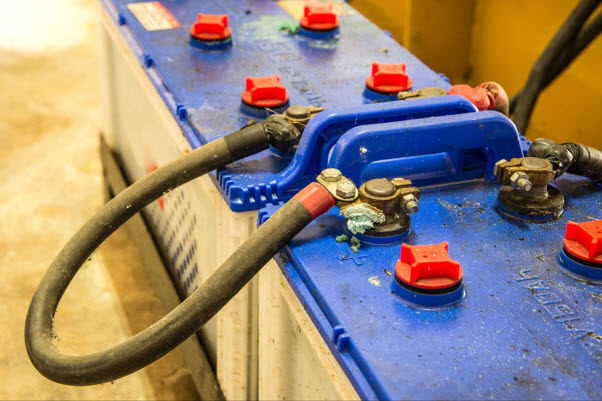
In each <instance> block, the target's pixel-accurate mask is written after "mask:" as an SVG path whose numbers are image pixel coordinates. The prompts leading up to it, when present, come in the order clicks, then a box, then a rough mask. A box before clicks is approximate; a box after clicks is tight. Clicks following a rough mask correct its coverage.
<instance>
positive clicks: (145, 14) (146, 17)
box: [128, 1, 180, 31]
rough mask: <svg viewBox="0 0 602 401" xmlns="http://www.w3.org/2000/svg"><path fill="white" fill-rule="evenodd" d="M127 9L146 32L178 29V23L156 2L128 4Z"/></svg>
mask: <svg viewBox="0 0 602 401" xmlns="http://www.w3.org/2000/svg"><path fill="white" fill-rule="evenodd" d="M128 9H129V10H130V11H131V12H132V14H134V15H135V16H136V18H138V21H140V23H141V24H142V25H143V26H144V27H145V28H146V30H147V31H160V30H163V29H173V28H179V27H180V23H179V22H178V20H177V19H176V17H174V16H173V15H172V14H171V13H170V12H169V11H168V10H167V9H166V8H165V7H164V6H163V4H161V3H160V2H158V1H149V2H146V3H131V4H128Z"/></svg>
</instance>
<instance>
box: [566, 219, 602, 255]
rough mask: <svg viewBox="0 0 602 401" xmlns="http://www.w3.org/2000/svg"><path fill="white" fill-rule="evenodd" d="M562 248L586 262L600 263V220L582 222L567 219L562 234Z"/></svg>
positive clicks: (601, 243) (601, 253) (601, 232)
mask: <svg viewBox="0 0 602 401" xmlns="http://www.w3.org/2000/svg"><path fill="white" fill-rule="evenodd" d="M564 249H566V251H567V252H568V253H570V254H571V255H573V256H575V257H576V258H579V259H581V260H584V261H586V262H591V263H599V264H602V220H595V221H586V222H584V223H574V222H572V221H569V222H568V224H567V225H566V233H565V235H564Z"/></svg>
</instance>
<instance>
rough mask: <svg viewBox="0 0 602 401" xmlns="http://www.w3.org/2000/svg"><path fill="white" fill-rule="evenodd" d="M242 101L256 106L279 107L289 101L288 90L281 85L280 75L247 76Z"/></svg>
mask: <svg viewBox="0 0 602 401" xmlns="http://www.w3.org/2000/svg"><path fill="white" fill-rule="evenodd" d="M242 101H243V102H244V103H246V104H249V105H251V106H255V107H278V106H282V105H283V104H285V103H286V102H288V91H287V90H286V88H285V87H284V86H282V85H280V76H279V75H273V76H271V77H255V78H252V77H247V80H246V87H245V91H244V92H243V93H242Z"/></svg>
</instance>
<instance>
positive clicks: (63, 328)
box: [0, 0, 198, 400]
mask: <svg viewBox="0 0 602 401" xmlns="http://www.w3.org/2000/svg"><path fill="white" fill-rule="evenodd" d="M95 33H96V29H95V24H94V3H93V2H92V1H90V0H85V1H76V0H55V1H53V2H46V1H44V0H35V1H32V0H29V1H19V2H16V1H10V0H0V87H1V88H3V90H2V96H0V193H1V194H2V202H0V266H2V267H1V269H2V270H1V274H2V278H1V279H0V321H1V322H2V326H1V328H2V334H1V335H0V399H105V400H106V399H197V398H198V397H197V394H196V392H195V389H194V385H193V383H192V380H191V378H190V374H189V371H188V369H187V368H186V367H185V365H184V363H183V359H182V356H181V354H180V353H179V351H178V350H176V351H175V352H172V353H171V354H168V355H167V356H166V357H164V358H162V359H161V360H159V361H157V362H156V363H154V364H153V365H151V366H149V367H148V368H146V369H144V370H142V371H140V372H138V373H135V374H133V375H130V376H128V377H125V378H123V379H120V380H117V381H115V382H113V383H109V384H104V385H98V386H91V387H70V386H63V385H59V384H56V383H53V382H51V381H49V380H46V379H45V378H44V377H42V376H41V375H40V374H39V373H38V372H37V371H36V370H35V369H34V368H33V366H32V365H31V363H30V362H29V359H28V357H27V354H26V352H25V347H24V342H23V327H24V321H25V314H26V312H27V308H28V305H29V301H30V300H31V297H32V295H33V293H34V291H35V289H36V286H37V284H38V282H39V280H40V279H41V277H42V275H43V273H44V272H45V270H46V268H47V267H48V264H49V263H50V261H51V260H52V258H53V257H54V256H55V255H56V254H57V253H58V251H59V250H60V249H61V247H62V246H63V245H64V244H65V242H66V241H67V240H68V238H69V237H70V236H71V235H72V234H73V233H74V232H75V231H76V230H77V229H78V228H79V226H81V224H83V223H84V222H85V221H86V220H87V219H88V218H89V217H90V216H91V215H92V214H93V213H94V212H95V211H96V210H97V209H98V208H100V206H101V205H102V203H103V199H104V196H103V187H102V170H101V165H100V161H99V157H98V133H99V125H100V122H99V121H100V111H99V79H98V67H97V65H98V54H97V42H96V37H95ZM163 313H164V311H163V308H162V307H161V305H160V303H159V301H158V299H157V298H156V297H155V295H154V293H153V291H152V287H151V285H150V280H149V279H148V277H147V276H146V275H145V273H144V271H143V268H142V265H141V262H140V257H139V255H138V251H137V249H136V248H135V247H134V245H133V244H132V242H131V240H130V238H129V237H128V233H127V231H126V230H125V229H121V230H119V231H118V232H117V233H116V234H115V235H113V236H112V237H111V238H110V239H109V240H108V241H107V243H106V244H105V245H104V246H103V247H102V248H101V250H100V251H99V252H96V253H95V254H94V256H93V257H92V260H91V261H90V262H88V263H87V264H86V265H85V266H84V267H83V268H82V269H81V271H80V272H79V273H78V275H77V276H76V277H75V279H74V281H73V283H72V285H71V286H70V287H69V289H68V290H67V292H66V294H65V296H64V297H63V300H62V301H61V304H60V305H59V309H58V311H57V314H56V318H55V326H56V328H57V333H58V335H59V344H60V345H59V346H60V348H61V349H62V350H63V351H64V352H66V353H70V354H81V353H90V352H93V351H98V350H101V349H105V348H107V347H109V346H111V345H114V344H116V343H118V342H120V341H122V340H123V339H125V338H127V337H129V336H131V335H132V333H136V332H138V331H140V330H142V329H144V328H145V327H146V326H148V325H149V324H150V323H152V322H154V321H155V320H157V319H158V318H160V317H161V316H162V314H163Z"/></svg>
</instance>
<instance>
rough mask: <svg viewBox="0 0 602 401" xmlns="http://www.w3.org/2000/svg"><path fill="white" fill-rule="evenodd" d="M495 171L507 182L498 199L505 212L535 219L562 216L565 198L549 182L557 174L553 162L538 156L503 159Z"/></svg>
mask: <svg viewBox="0 0 602 401" xmlns="http://www.w3.org/2000/svg"><path fill="white" fill-rule="evenodd" d="M494 172H495V175H496V176H497V178H498V180H499V181H501V182H502V184H503V186H502V187H501V188H500V192H499V195H498V199H499V202H500V204H501V207H502V211H504V213H506V214H508V215H510V216H512V217H516V218H519V219H523V220H531V221H535V220H537V221H547V220H553V219H556V218H558V217H560V215H562V210H563V206H564V197H563V195H562V193H561V192H560V191H559V190H558V189H556V188H554V187H552V186H550V185H548V184H549V183H550V182H551V181H552V180H553V179H554V178H555V177H556V171H555V170H554V166H553V165H552V163H550V162H548V161H547V160H545V159H541V158H538V157H522V158H515V159H512V160H510V161H507V160H500V161H499V162H497V163H496V164H495V168H494Z"/></svg>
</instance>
